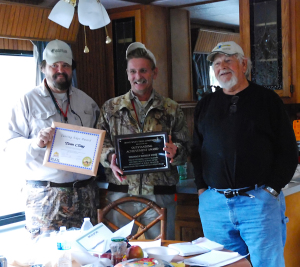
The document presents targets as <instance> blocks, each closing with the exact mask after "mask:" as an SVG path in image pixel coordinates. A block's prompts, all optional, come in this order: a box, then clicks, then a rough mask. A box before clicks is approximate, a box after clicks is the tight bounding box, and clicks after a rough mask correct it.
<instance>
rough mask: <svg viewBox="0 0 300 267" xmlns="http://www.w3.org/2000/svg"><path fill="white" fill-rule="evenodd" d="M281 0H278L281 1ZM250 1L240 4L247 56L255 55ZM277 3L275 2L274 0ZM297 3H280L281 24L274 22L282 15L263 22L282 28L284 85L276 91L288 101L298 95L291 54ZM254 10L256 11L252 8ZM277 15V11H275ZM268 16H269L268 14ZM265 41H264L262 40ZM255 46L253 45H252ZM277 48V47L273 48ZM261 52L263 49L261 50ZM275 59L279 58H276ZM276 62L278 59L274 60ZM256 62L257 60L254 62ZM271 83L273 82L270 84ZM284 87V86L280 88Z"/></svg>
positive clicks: (242, 42)
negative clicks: (252, 41)
mask: <svg viewBox="0 0 300 267" xmlns="http://www.w3.org/2000/svg"><path fill="white" fill-rule="evenodd" d="M279 1H280V0H278V2H279ZM250 2H252V0H240V1H239V4H240V36H241V44H242V47H243V49H244V52H245V54H246V56H247V57H249V58H251V57H250V54H251V53H252V55H253V51H251V43H250V42H251V36H250V34H251V35H252V37H253V34H255V33H253V30H252V31H251V29H250V21H251V16H253V14H251V11H250ZM274 3H275V2H274ZM260 4H262V3H260ZM295 4H296V2H294V0H291V1H290V0H281V5H278V8H279V9H281V25H277V27H276V26H274V24H276V23H277V21H280V17H279V19H277V18H276V16H275V18H274V21H271V20H270V22H268V23H263V24H264V25H263V27H264V28H265V29H268V28H270V27H276V28H278V29H281V37H282V42H281V43H282V45H281V47H278V51H279V50H280V52H282V53H279V54H282V60H281V59H280V60H279V62H280V65H282V66H280V67H282V71H281V72H280V76H282V85H280V86H277V88H278V90H277V89H276V90H275V91H276V93H277V94H278V95H279V96H280V97H282V98H283V99H284V101H286V102H287V103H295V101H296V95H295V94H294V93H293V90H294V88H295V80H292V71H291V70H292V57H291V55H292V54H294V53H293V52H292V51H293V49H294V48H293V47H292V42H291V41H292V31H293V30H294V28H292V27H295V25H293V22H292V19H293V18H292V16H291V15H292V14H291V13H292V12H293V7H294V5H295ZM252 12H254V11H253V10H252ZM275 15H276V12H275ZM266 17H268V16H266ZM256 26H257V25H254V26H253V27H254V28H255V27H256ZM265 34H266V40H265V41H268V40H267V38H268V34H267V33H265ZM261 43H263V42H261ZM252 48H253V47H252ZM272 49H275V48H271V50H272ZM260 52H261V51H260ZM274 54H277V53H274ZM262 60H265V61H270V60H272V59H270V58H269V59H262ZM275 60H277V59H276V58H275ZM274 62H276V61H274ZM254 63H255V62H254ZM270 85H271V84H270ZM279 87H282V88H279Z"/></svg>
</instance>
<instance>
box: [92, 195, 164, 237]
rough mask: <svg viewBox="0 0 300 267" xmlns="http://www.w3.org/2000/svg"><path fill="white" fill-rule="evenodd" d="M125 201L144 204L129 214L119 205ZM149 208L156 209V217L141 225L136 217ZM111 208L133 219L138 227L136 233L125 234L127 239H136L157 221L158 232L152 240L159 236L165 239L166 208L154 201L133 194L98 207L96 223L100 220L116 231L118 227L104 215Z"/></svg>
mask: <svg viewBox="0 0 300 267" xmlns="http://www.w3.org/2000/svg"><path fill="white" fill-rule="evenodd" d="M127 202H138V203H143V204H145V205H146V206H145V207H144V208H143V209H142V210H140V211H139V212H138V213H137V214H135V215H133V216H131V215H129V214H128V213H127V212H125V211H124V210H122V209H121V208H120V207H119V205H120V204H123V203H127ZM150 209H154V210H155V211H156V213H157V217H156V218H155V219H154V220H153V221H151V222H150V223H149V224H148V225H143V224H142V223H140V222H139V221H138V220H137V219H138V218H139V217H140V216H142V215H143V214H144V213H145V212H147V211H148V210H150ZM111 210H115V211H117V212H119V213H120V214H122V215H123V216H124V217H126V218H127V219H129V220H134V223H135V224H136V225H137V226H138V227H139V231H138V232H137V233H136V234H134V235H129V236H127V238H128V239H129V240H132V239H138V238H139V237H141V236H142V235H143V234H144V233H145V232H146V231H148V230H149V229H150V228H151V227H152V226H154V225H155V224H157V223H159V222H160V234H159V235H158V236H157V237H156V238H155V239H154V240H157V239H160V238H161V239H163V240H165V239H166V226H167V210H166V208H161V207H160V206H159V205H157V204H156V203H155V202H153V201H151V200H149V199H146V198H143V197H135V196H132V197H123V198H120V199H118V200H116V201H113V202H111V203H110V204H108V205H107V206H106V207H104V208H103V209H98V210H97V212H98V223H100V222H102V223H104V224H105V225H107V226H108V227H110V228H112V229H113V230H115V231H116V230H118V229H119V227H117V226H116V225H115V224H113V223H112V222H111V221H109V220H108V219H107V218H106V215H107V214H108V212H109V211H111Z"/></svg>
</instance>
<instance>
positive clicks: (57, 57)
mask: <svg viewBox="0 0 300 267" xmlns="http://www.w3.org/2000/svg"><path fill="white" fill-rule="evenodd" d="M43 59H44V60H46V62H47V64H49V65H51V64H53V63H55V62H59V61H63V62H66V63H68V64H69V65H72V59H73V55H72V50H71V48H70V46H69V45H68V44H67V43H65V42H63V41H60V40H53V41H51V42H49V43H48V44H47V46H46V48H45V50H44V52H43Z"/></svg>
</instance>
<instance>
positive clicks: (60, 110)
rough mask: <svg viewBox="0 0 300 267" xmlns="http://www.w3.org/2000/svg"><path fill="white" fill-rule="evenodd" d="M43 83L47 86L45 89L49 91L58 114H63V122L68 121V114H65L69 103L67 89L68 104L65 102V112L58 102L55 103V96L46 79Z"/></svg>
mask: <svg viewBox="0 0 300 267" xmlns="http://www.w3.org/2000/svg"><path fill="white" fill-rule="evenodd" d="M44 84H45V87H46V88H47V90H48V92H49V94H50V96H51V99H52V101H53V103H54V105H55V108H56V110H57V112H58V113H59V114H60V115H62V116H63V118H64V121H65V123H68V116H67V115H68V109H69V105H70V96H69V89H68V90H67V97H68V104H67V108H66V112H64V111H63V110H62V108H61V107H60V106H59V104H58V103H57V100H56V98H55V97H54V95H53V93H52V91H51V89H50V88H49V86H48V84H47V81H46V79H45V80H44Z"/></svg>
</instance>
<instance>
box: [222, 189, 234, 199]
mask: <svg viewBox="0 0 300 267" xmlns="http://www.w3.org/2000/svg"><path fill="white" fill-rule="evenodd" d="M223 194H224V196H225V197H226V198H232V197H234V193H233V192H232V191H231V190H226V191H224V193H223Z"/></svg>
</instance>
